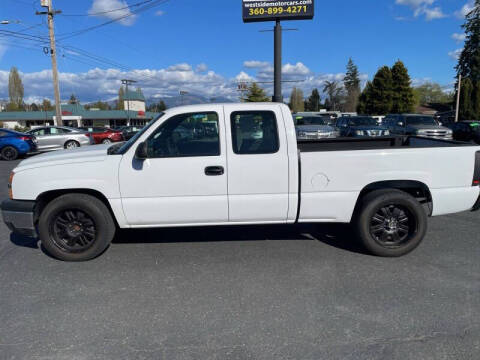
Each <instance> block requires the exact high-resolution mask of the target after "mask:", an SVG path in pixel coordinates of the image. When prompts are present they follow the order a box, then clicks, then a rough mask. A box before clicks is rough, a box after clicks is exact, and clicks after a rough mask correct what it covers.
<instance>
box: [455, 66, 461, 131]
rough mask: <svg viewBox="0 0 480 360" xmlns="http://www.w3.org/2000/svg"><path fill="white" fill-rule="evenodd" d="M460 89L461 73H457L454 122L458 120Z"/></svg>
mask: <svg viewBox="0 0 480 360" xmlns="http://www.w3.org/2000/svg"><path fill="white" fill-rule="evenodd" d="M461 90H462V75H461V74H460V75H458V89H457V106H456V109H455V122H458V113H459V110H460V91H461Z"/></svg>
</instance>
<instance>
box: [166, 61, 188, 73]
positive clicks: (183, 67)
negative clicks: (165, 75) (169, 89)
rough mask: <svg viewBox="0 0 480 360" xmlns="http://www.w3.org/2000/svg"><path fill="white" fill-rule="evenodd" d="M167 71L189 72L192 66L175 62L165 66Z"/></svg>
mask: <svg viewBox="0 0 480 360" xmlns="http://www.w3.org/2000/svg"><path fill="white" fill-rule="evenodd" d="M167 71H172V72H189V71H192V66H191V65H189V64H187V63H182V64H176V65H172V66H169V67H168V68H167Z"/></svg>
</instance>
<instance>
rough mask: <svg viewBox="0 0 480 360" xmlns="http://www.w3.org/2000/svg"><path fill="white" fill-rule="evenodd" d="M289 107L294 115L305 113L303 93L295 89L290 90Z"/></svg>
mask: <svg viewBox="0 0 480 360" xmlns="http://www.w3.org/2000/svg"><path fill="white" fill-rule="evenodd" d="M289 105H290V109H291V110H292V111H293V112H294V113H297V112H302V111H305V102H304V100H303V91H302V90H301V89H297V88H295V87H294V88H293V89H292V93H291V95H290V104H289Z"/></svg>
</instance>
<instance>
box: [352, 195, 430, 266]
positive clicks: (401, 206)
mask: <svg viewBox="0 0 480 360" xmlns="http://www.w3.org/2000/svg"><path fill="white" fill-rule="evenodd" d="M361 201H362V202H361V205H360V208H359V210H358V212H357V214H356V216H355V218H354V221H353V223H354V226H355V228H356V230H357V233H358V235H359V238H360V240H361V242H362V244H363V245H364V246H365V248H366V249H367V250H368V251H369V252H371V253H372V254H374V255H378V256H385V257H397V256H402V255H405V254H407V253H409V252H410V251H412V250H414V249H415V248H416V247H417V246H418V245H419V244H420V243H421V242H422V240H423V238H424V237H425V234H426V231H427V223H428V218H427V214H426V212H425V210H424V209H423V207H422V205H421V204H420V203H419V202H418V201H417V199H415V198H414V197H413V196H411V195H410V194H407V193H405V192H403V191H399V190H395V189H388V190H377V191H373V192H371V193H370V194H368V195H366V196H365V197H364V198H363V199H362V200H361Z"/></svg>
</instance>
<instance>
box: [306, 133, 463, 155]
mask: <svg viewBox="0 0 480 360" xmlns="http://www.w3.org/2000/svg"><path fill="white" fill-rule="evenodd" d="M297 143H298V149H299V150H300V151H301V152H316V151H348V150H375V149H391V148H405V147H407V148H434V147H459V146H472V144H470V143H465V142H459V141H454V140H441V139H430V138H425V137H418V136H388V137H373V138H360V137H359V138H355V137H350V138H349V137H342V138H334V139H319V140H298V141H297Z"/></svg>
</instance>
